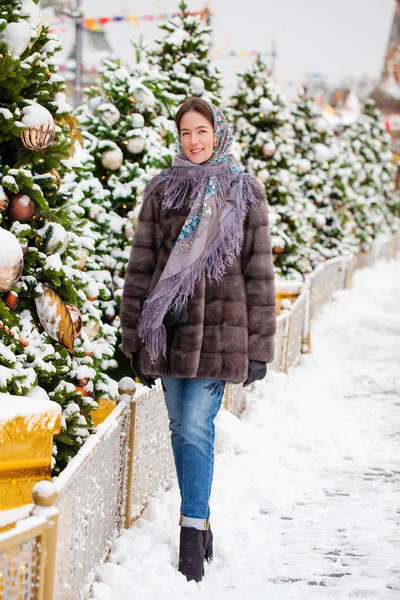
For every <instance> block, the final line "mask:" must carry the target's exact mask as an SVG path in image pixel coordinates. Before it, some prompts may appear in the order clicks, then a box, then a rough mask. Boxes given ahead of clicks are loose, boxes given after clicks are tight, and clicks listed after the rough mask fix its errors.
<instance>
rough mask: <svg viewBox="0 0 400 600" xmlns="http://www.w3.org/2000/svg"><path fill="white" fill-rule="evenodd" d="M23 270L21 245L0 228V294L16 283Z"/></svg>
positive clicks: (10, 234)
mask: <svg viewBox="0 0 400 600" xmlns="http://www.w3.org/2000/svg"><path fill="white" fill-rule="evenodd" d="M23 268H24V257H23V253H22V248H21V244H20V243H19V241H18V240H17V238H16V237H15V235H13V234H12V233H11V232H10V231H7V230H6V229H3V228H0V292H6V291H7V290H9V289H10V288H11V287H12V286H13V285H14V284H15V283H16V282H17V281H18V279H19V278H20V277H21V274H22V270H23Z"/></svg>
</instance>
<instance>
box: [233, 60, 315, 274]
mask: <svg viewBox="0 0 400 600" xmlns="http://www.w3.org/2000/svg"><path fill="white" fill-rule="evenodd" d="M231 104H232V106H233V107H234V131H235V135H236V138H237V140H238V142H239V143H240V145H241V147H242V151H243V152H242V161H243V164H244V165H245V167H246V169H247V170H248V172H249V173H250V174H251V175H254V176H255V177H257V178H258V179H259V181H260V182H261V183H262V184H263V185H265V189H266V195H267V201H268V204H269V209H268V211H269V221H270V227H271V241H272V248H273V258H274V265H275V271H276V274H277V275H278V276H279V277H282V278H287V279H302V278H303V276H304V274H305V273H307V272H309V271H310V269H311V266H310V262H309V259H308V250H307V248H308V246H309V245H310V243H311V240H312V235H313V229H312V227H311V226H310V219H311V218H312V217H313V215H314V213H315V207H314V206H313V205H312V203H311V202H310V201H308V200H307V199H306V198H304V196H303V194H302V193H301V190H300V187H299V183H298V180H297V173H296V154H295V140H294V130H293V120H292V118H291V115H290V111H289V110H288V107H287V103H286V100H285V99H284V97H283V96H282V94H281V93H280V92H279V90H278V89H277V87H276V84H275V81H274V79H273V77H272V76H271V75H270V74H269V73H268V70H267V66H266V65H265V63H264V62H263V61H262V59H261V57H260V56H258V57H257V60H256V61H255V63H254V64H253V65H252V66H251V67H250V68H249V69H248V70H247V71H246V72H245V73H243V74H241V75H239V81H238V90H237V91H236V93H235V94H234V95H233V96H232V99H231Z"/></svg>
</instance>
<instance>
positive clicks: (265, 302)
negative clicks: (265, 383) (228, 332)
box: [241, 180, 276, 363]
mask: <svg viewBox="0 0 400 600" xmlns="http://www.w3.org/2000/svg"><path fill="white" fill-rule="evenodd" d="M252 187H253V194H254V196H255V197H256V199H257V200H258V201H257V202H255V203H254V204H253V206H252V207H251V209H250V211H249V213H248V215H247V219H246V222H245V230H244V242H243V250H242V259H241V262H242V273H243V278H244V282H245V288H246V295H247V314H248V358H249V360H259V361H262V362H267V363H270V362H272V361H273V359H274V336H275V332H276V301H275V285H274V266H273V261H272V250H271V235H270V230H269V223H268V211H267V202H266V199H265V192H264V189H263V188H262V187H261V186H260V184H258V182H256V181H254V180H253V183H252Z"/></svg>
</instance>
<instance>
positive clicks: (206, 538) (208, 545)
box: [203, 527, 214, 563]
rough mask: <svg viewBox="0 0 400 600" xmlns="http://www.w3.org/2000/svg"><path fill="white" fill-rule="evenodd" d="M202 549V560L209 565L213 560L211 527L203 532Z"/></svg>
mask: <svg viewBox="0 0 400 600" xmlns="http://www.w3.org/2000/svg"><path fill="white" fill-rule="evenodd" d="M203 548H204V558H205V560H206V561H207V562H208V563H210V562H211V561H212V560H213V558H214V553H213V534H212V531H211V527H209V528H208V529H205V530H204V531H203Z"/></svg>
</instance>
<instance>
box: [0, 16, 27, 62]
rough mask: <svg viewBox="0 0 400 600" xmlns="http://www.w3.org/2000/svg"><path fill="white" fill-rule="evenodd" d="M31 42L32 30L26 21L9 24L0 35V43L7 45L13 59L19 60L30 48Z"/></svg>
mask: <svg viewBox="0 0 400 600" xmlns="http://www.w3.org/2000/svg"><path fill="white" fill-rule="evenodd" d="M30 41H31V28H30V27H29V24H28V22H27V21H25V19H21V20H20V21H17V22H15V23H14V22H13V23H8V25H7V26H6V28H5V29H4V31H2V32H1V33H0V42H4V43H5V44H6V45H7V50H8V51H9V53H10V54H11V56H12V57H13V58H19V57H20V56H21V55H22V54H23V53H24V52H25V50H26V49H27V48H28V46H29V43H30Z"/></svg>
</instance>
